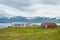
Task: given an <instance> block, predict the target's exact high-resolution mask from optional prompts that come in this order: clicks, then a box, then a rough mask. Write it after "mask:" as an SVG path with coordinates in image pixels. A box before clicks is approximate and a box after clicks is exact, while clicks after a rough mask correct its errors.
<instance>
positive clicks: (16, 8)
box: [0, 0, 60, 17]
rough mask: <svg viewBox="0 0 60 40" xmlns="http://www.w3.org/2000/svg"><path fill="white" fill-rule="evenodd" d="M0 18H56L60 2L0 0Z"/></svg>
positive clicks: (52, 0) (58, 0) (55, 0)
mask: <svg viewBox="0 0 60 40" xmlns="http://www.w3.org/2000/svg"><path fill="white" fill-rule="evenodd" d="M0 16H7V17H12V16H24V17H35V16H40V17H57V16H60V0H0Z"/></svg>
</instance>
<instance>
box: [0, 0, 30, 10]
mask: <svg viewBox="0 0 60 40" xmlns="http://www.w3.org/2000/svg"><path fill="white" fill-rule="evenodd" d="M0 3H1V4H5V5H8V6H11V7H15V8H18V9H19V8H21V7H25V6H29V5H30V3H29V1H28V0H0Z"/></svg>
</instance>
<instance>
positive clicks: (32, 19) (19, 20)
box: [0, 16, 60, 23]
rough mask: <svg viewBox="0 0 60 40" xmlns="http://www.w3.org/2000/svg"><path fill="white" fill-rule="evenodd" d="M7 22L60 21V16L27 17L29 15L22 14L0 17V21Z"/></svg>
mask: <svg viewBox="0 0 60 40" xmlns="http://www.w3.org/2000/svg"><path fill="white" fill-rule="evenodd" d="M5 22H37V23H41V22H56V23H60V18H59V17H56V18H49V17H33V18H30V19H29V18H27V17H22V16H16V17H11V18H8V17H1V18H0V23H5Z"/></svg>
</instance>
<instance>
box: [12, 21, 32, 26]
mask: <svg viewBox="0 0 60 40" xmlns="http://www.w3.org/2000/svg"><path fill="white" fill-rule="evenodd" d="M31 25H32V24H31V23H29V22H14V23H12V27H27V26H31Z"/></svg>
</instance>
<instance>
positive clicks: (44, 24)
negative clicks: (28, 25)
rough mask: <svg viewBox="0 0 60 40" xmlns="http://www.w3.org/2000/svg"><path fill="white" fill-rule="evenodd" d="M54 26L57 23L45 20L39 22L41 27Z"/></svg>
mask: <svg viewBox="0 0 60 40" xmlns="http://www.w3.org/2000/svg"><path fill="white" fill-rule="evenodd" d="M56 26H57V24H56V23H54V22H45V23H42V24H41V27H43V28H54V27H56Z"/></svg>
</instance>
